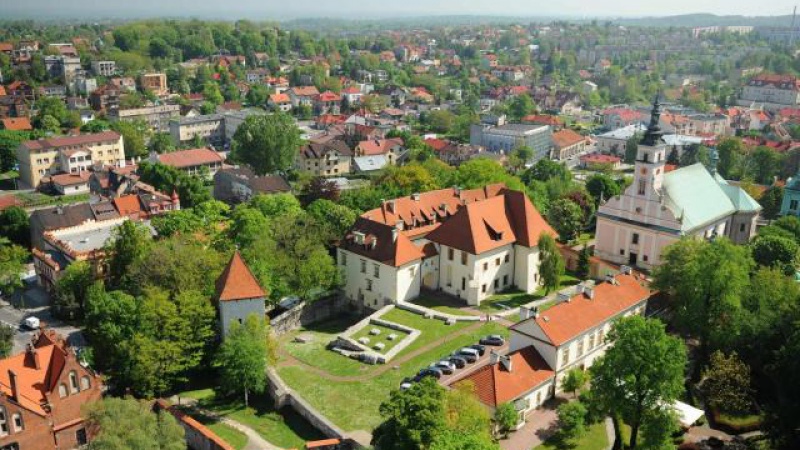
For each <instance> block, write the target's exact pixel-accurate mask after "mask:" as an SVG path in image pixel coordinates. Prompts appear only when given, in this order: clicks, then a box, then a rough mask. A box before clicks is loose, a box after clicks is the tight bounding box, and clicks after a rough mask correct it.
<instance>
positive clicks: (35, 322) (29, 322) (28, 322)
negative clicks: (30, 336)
mask: <svg viewBox="0 0 800 450" xmlns="http://www.w3.org/2000/svg"><path fill="white" fill-rule="evenodd" d="M39 325H40V322H39V318H37V317H34V316H30V317H26V318H25V319H24V320H23V321H22V326H23V327H25V328H27V329H29V330H38V329H39Z"/></svg>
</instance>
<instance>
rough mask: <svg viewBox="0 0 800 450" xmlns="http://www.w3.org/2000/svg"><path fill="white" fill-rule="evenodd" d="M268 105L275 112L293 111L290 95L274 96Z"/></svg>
mask: <svg viewBox="0 0 800 450" xmlns="http://www.w3.org/2000/svg"><path fill="white" fill-rule="evenodd" d="M267 105H268V106H269V107H270V108H272V109H273V110H275V111H281V112H289V111H291V110H292V99H291V98H290V97H289V95H288V94H272V95H270V96H269V101H267Z"/></svg>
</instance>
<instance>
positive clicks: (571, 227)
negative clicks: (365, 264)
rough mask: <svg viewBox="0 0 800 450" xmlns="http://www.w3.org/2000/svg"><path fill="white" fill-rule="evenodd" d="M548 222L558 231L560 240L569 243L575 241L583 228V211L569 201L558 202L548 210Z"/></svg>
mask: <svg viewBox="0 0 800 450" xmlns="http://www.w3.org/2000/svg"><path fill="white" fill-rule="evenodd" d="M547 221H548V222H549V223H551V224H553V228H555V229H556V231H558V236H559V239H560V240H561V241H562V242H568V241H571V240H572V239H575V237H576V236H577V235H578V232H579V231H580V230H581V227H582V226H583V222H584V217H583V211H582V210H581V207H580V206H578V205H577V204H576V203H575V202H573V201H571V200H569V199H565V198H564V199H560V200H556V201H555V202H553V203H552V204H551V205H550V208H549V209H548V210H547Z"/></svg>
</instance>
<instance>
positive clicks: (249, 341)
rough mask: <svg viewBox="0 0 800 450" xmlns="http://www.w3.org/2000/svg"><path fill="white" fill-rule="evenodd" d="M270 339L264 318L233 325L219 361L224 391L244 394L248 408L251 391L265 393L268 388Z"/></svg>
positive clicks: (254, 318) (249, 318)
mask: <svg viewBox="0 0 800 450" xmlns="http://www.w3.org/2000/svg"><path fill="white" fill-rule="evenodd" d="M267 339H268V331H267V326H266V325H265V323H264V319H263V318H261V317H258V316H256V315H255V314H251V315H250V316H248V317H247V318H246V319H245V322H244V324H241V325H240V324H238V323H236V322H232V323H231V327H230V329H229V331H228V335H227V336H225V338H224V341H223V342H222V345H221V346H220V348H219V351H218V352H217V356H216V358H215V363H216V365H217V366H218V367H219V371H220V389H221V390H222V392H223V393H225V394H228V395H230V394H241V395H244V404H245V406H247V405H249V396H250V393H251V392H253V393H261V392H264V389H265V388H266V370H267V363H268V358H269V355H268V352H269V346H268V345H267Z"/></svg>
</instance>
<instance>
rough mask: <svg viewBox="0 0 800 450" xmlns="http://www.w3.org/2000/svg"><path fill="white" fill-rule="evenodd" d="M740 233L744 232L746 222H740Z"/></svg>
mask: <svg viewBox="0 0 800 450" xmlns="http://www.w3.org/2000/svg"><path fill="white" fill-rule="evenodd" d="M739 233H744V224H743V223H740V224H739Z"/></svg>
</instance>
